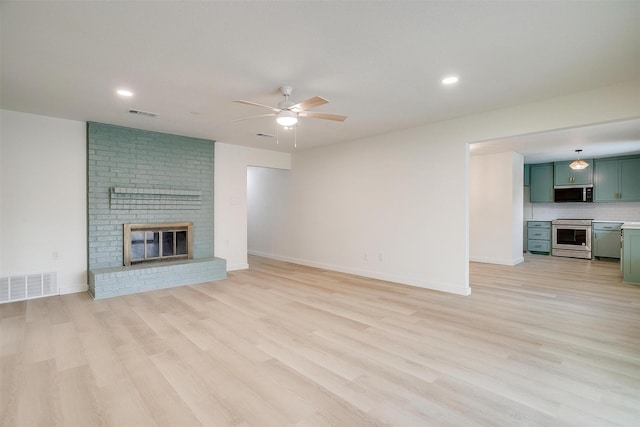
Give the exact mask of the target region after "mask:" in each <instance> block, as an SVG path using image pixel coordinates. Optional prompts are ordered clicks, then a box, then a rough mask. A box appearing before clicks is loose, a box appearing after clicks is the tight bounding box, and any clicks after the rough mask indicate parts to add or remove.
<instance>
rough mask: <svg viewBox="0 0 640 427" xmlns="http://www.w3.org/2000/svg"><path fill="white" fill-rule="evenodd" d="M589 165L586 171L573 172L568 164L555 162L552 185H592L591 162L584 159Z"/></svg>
mask: <svg viewBox="0 0 640 427" xmlns="http://www.w3.org/2000/svg"><path fill="white" fill-rule="evenodd" d="M585 161H586V162H587V163H589V167H587V168H586V169H580V170H577V169H576V170H574V169H571V168H570V167H569V165H570V164H571V161H569V162H555V163H554V164H553V165H554V185H591V184H593V166H592V165H593V160H592V159H585Z"/></svg>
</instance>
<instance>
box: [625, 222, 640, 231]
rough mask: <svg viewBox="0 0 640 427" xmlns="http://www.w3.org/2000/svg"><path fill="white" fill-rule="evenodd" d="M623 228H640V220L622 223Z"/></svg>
mask: <svg viewBox="0 0 640 427" xmlns="http://www.w3.org/2000/svg"><path fill="white" fill-rule="evenodd" d="M622 229H623V230H624V229H632V230H640V221H630V222H625V223H624V224H622Z"/></svg>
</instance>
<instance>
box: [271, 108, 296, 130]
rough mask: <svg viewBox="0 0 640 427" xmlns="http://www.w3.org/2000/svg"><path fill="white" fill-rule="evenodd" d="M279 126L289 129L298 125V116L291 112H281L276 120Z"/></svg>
mask: <svg viewBox="0 0 640 427" xmlns="http://www.w3.org/2000/svg"><path fill="white" fill-rule="evenodd" d="M276 122H278V124H279V125H281V126H285V127H289V126H293V125H295V124H296V123H298V116H297V114H296V113H294V112H293V111H288V110H285V111H281V112H280V113H279V114H278V118H277V119H276Z"/></svg>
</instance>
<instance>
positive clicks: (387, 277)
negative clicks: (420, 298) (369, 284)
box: [248, 250, 471, 296]
mask: <svg viewBox="0 0 640 427" xmlns="http://www.w3.org/2000/svg"><path fill="white" fill-rule="evenodd" d="M248 253H249V255H256V256H261V257H264V258H270V259H275V260H278V261H284V262H290V263H293V264H300V265H306V266H308V267H315V268H322V269H324V270H331V271H338V272H340V273H346V274H353V275H356V276H362V277H370V278H372V279H378V280H384V281H387V282H394V283H399V284H401V285H408V286H415V287H418V288H425V289H431V290H434V291H441V292H448V293H452V294H456V295H464V296H467V295H471V288H470V287H469V286H468V285H467V287H466V288H465V289H459V288H460V286H458V285H452V286H445V285H443V284H441V283H435V282H429V281H425V280H416V279H413V278H409V277H402V276H396V275H392V274H386V273H381V272H376V271H370V270H362V269H358V268H352V267H344V266H340V265H334V264H328V263H322V262H317V261H309V260H305V259H300V258H292V257H287V256H282V255H277V254H270V253H266V252H260V251H253V250H249V251H248ZM456 288H457V289H456Z"/></svg>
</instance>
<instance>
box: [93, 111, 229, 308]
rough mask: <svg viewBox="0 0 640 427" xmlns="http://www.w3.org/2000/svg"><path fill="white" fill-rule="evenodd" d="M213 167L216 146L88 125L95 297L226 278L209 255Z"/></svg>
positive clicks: (223, 264) (220, 265)
mask: <svg viewBox="0 0 640 427" xmlns="http://www.w3.org/2000/svg"><path fill="white" fill-rule="evenodd" d="M213 167H214V141H210V140H204V139H198V138H189V137H184V136H177V135H169V134H163V133H158V132H150V131H144V130H139V129H130V128H125V127H120V126H113V125H108V124H102V123H94V122H90V123H88V126H87V175H88V179H87V186H88V188H87V193H88V197H87V202H88V260H89V278H88V282H89V292H90V294H91V295H92V296H93V297H94V298H105V297H111V296H117V295H123V294H128V293H135V292H142V291H146V290H152V289H158V288H165V287H171V286H180V285H186V284H192V283H200V282H206V281H210V280H216V279H221V278H225V277H226V262H225V260H223V259H219V258H215V257H214V248H213V176H214V174H213ZM127 233H128V234H127ZM132 234H133V236H132ZM127 240H128V242H127ZM127 247H128V249H125V248H127ZM126 252H128V253H126ZM141 253H142V258H141V257H140V254H141ZM132 255H133V258H132ZM127 258H128V259H127Z"/></svg>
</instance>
